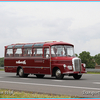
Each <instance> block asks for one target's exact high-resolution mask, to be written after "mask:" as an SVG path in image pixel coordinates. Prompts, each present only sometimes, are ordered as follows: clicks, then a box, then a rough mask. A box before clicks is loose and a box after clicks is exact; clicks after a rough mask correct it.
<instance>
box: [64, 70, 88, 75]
mask: <svg viewBox="0 0 100 100" xmlns="http://www.w3.org/2000/svg"><path fill="white" fill-rule="evenodd" d="M83 73H87V71H81V72H74V71H68V72H63V73H62V74H65V75H69V74H83Z"/></svg>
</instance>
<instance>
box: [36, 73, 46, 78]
mask: <svg viewBox="0 0 100 100" xmlns="http://www.w3.org/2000/svg"><path fill="white" fill-rule="evenodd" d="M44 76H45V75H40V74H36V77H37V78H43V77H44Z"/></svg>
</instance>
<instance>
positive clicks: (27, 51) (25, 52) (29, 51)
mask: <svg viewBox="0 0 100 100" xmlns="http://www.w3.org/2000/svg"><path fill="white" fill-rule="evenodd" d="M23 56H24V57H31V56H32V49H31V48H25V49H24V50H23Z"/></svg>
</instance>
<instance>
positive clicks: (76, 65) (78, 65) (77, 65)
mask: <svg viewBox="0 0 100 100" xmlns="http://www.w3.org/2000/svg"><path fill="white" fill-rule="evenodd" d="M72 62H73V68H74V71H81V59H79V58H73V60H72Z"/></svg>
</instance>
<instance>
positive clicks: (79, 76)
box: [73, 74, 82, 80]
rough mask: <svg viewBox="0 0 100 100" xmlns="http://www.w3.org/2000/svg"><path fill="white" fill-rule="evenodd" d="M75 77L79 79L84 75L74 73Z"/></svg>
mask: <svg viewBox="0 0 100 100" xmlns="http://www.w3.org/2000/svg"><path fill="white" fill-rule="evenodd" d="M73 77H74V79H76V80H79V79H80V78H81V77H82V75H78V74H75V75H73Z"/></svg>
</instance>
